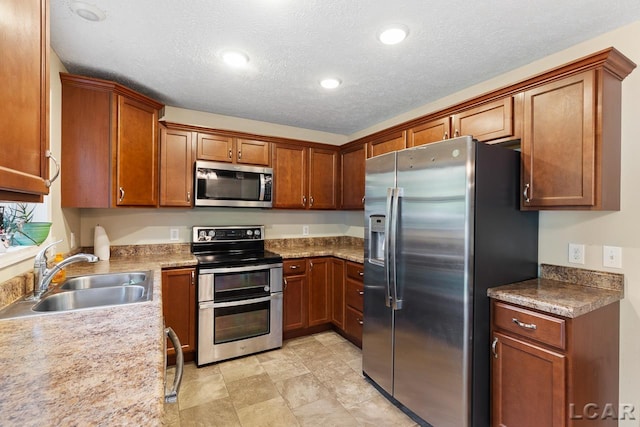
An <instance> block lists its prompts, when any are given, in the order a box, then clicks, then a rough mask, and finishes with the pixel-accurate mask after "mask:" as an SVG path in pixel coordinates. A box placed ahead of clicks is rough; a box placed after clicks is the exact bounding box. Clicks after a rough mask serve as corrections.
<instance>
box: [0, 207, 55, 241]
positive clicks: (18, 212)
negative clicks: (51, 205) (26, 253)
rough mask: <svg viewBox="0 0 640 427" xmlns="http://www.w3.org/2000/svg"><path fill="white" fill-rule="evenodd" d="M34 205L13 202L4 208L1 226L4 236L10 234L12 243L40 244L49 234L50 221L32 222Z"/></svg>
mask: <svg viewBox="0 0 640 427" xmlns="http://www.w3.org/2000/svg"><path fill="white" fill-rule="evenodd" d="M34 209H35V206H34V205H31V204H28V203H15V204H13V205H9V206H7V207H6V209H4V212H3V215H2V228H3V233H4V235H5V236H12V238H11V243H12V244H13V245H19V246H27V245H40V244H41V243H42V242H44V241H45V240H46V239H47V237H48V236H49V229H50V228H51V223H50V222H33V221H32V220H33V211H34Z"/></svg>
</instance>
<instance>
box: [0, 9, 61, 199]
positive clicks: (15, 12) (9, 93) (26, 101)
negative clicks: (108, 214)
mask: <svg viewBox="0 0 640 427" xmlns="http://www.w3.org/2000/svg"><path fill="white" fill-rule="evenodd" d="M2 15H3V21H5V22H3V23H2V25H0V52H2V53H3V55H2V56H3V59H2V60H1V61H0V64H1V65H0V81H2V82H4V83H3V85H2V106H1V107H0V115H1V116H2V117H3V119H2V120H0V135H2V137H1V138H0V153H2V155H1V156H0V199H2V200H24V201H32V202H39V201H41V197H40V196H41V195H42V194H48V193H49V188H48V187H47V186H46V185H45V179H47V178H48V177H49V167H48V165H49V163H48V159H46V158H45V152H46V150H48V149H49V2H48V1H45V0H7V1H3V2H2ZM4 18H6V20H5V19H4Z"/></svg>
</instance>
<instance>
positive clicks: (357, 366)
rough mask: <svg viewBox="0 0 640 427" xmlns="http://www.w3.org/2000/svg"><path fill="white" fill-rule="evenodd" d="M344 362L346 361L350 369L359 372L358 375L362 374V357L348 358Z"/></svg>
mask: <svg viewBox="0 0 640 427" xmlns="http://www.w3.org/2000/svg"><path fill="white" fill-rule="evenodd" d="M346 363H347V365H349V367H350V368H351V369H353V371H354V372H355V373H356V374H359V375H361V376H362V357H358V358H357V359H353V360H349V361H348V362H346ZM363 378H364V377H363Z"/></svg>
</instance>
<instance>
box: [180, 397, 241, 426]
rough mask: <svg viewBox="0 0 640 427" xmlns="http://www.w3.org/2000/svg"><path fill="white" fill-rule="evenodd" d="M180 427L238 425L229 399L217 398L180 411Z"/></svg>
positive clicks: (238, 422)
mask: <svg viewBox="0 0 640 427" xmlns="http://www.w3.org/2000/svg"><path fill="white" fill-rule="evenodd" d="M180 426H181V427H205V426H206V427H239V426H240V420H239V419H238V415H237V414H236V410H235V408H234V407H233V403H232V402H231V399H230V398H228V397H226V398H224V399H217V400H213V401H211V402H207V403H204V404H202V405H199V406H194V407H193V408H188V409H185V410H183V411H180Z"/></svg>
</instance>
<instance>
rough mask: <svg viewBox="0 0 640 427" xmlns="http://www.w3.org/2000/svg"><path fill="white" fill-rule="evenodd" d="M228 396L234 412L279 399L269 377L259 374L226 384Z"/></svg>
mask: <svg viewBox="0 0 640 427" xmlns="http://www.w3.org/2000/svg"><path fill="white" fill-rule="evenodd" d="M227 389H228V390H229V396H230V397H231V400H232V401H233V405H234V406H235V407H236V410H239V409H240V408H244V407H246V406H251V405H254V404H256V403H260V402H264V401H266V400H269V399H273V398H274V397H280V394H279V393H278V390H277V389H276V386H275V385H274V384H273V382H272V381H271V379H270V378H269V375H267V374H261V375H254V376H251V377H247V378H243V379H241V380H238V381H233V382H229V383H227Z"/></svg>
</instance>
